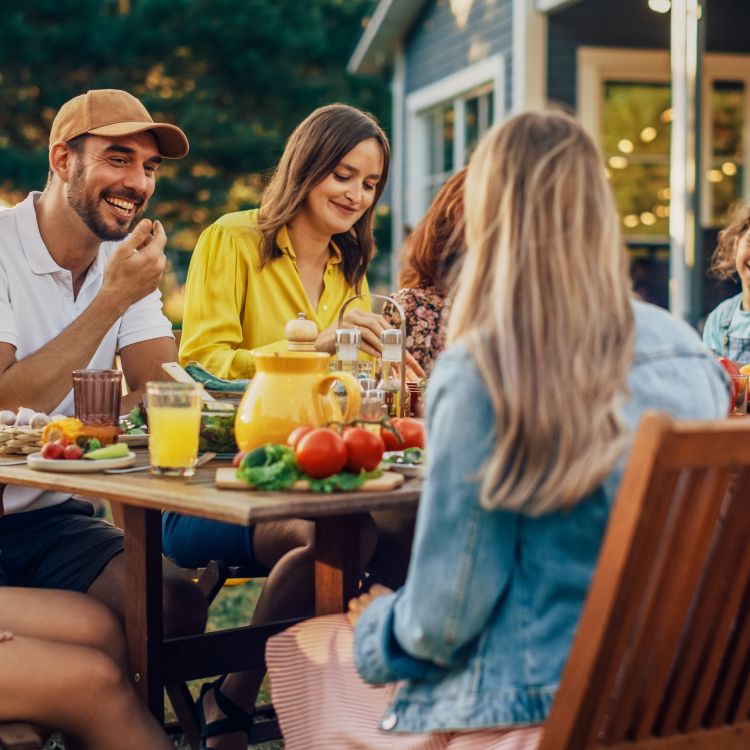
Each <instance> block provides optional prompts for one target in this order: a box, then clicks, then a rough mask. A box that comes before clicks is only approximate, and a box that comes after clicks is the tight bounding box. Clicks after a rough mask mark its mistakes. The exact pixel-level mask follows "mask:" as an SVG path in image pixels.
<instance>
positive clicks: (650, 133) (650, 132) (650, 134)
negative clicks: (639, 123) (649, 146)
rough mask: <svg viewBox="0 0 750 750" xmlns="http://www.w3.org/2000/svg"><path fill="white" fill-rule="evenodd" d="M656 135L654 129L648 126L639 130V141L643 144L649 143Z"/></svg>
mask: <svg viewBox="0 0 750 750" xmlns="http://www.w3.org/2000/svg"><path fill="white" fill-rule="evenodd" d="M657 135H658V133H657V131H656V128H652V127H651V126H650V125H649V126H648V127H647V128H643V130H641V140H642V141H643V142H644V143H651V141H653V140H654V139H655V138H656V136H657Z"/></svg>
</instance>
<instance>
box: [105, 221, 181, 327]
mask: <svg viewBox="0 0 750 750" xmlns="http://www.w3.org/2000/svg"><path fill="white" fill-rule="evenodd" d="M166 243H167V235H166V234H165V233H164V227H162V225H161V222H159V221H154V222H151V221H150V220H149V219H143V220H142V221H140V222H138V225H137V226H136V228H135V229H134V230H133V232H132V234H131V235H130V236H129V237H128V238H127V239H126V240H125V241H124V242H123V243H122V244H121V245H120V246H119V247H118V248H117V249H116V250H115V251H114V253H112V255H111V256H110V258H109V260H108V261H107V265H106V267H105V269H104V281H103V283H102V288H101V291H100V292H99V293H100V294H101V295H106V297H105V298H106V299H108V300H110V302H111V304H113V305H115V306H116V308H117V309H118V310H119V312H120V314H122V313H124V312H125V310H127V309H128V307H130V305H132V304H133V303H135V302H137V301H138V300H139V299H142V298H143V297H145V296H146V295H147V294H151V292H153V291H154V290H155V289H156V287H157V286H158V285H159V281H160V279H161V276H162V273H163V272H164V266H165V264H166V262H167V259H166V256H165V255H164V246H165V245H166Z"/></svg>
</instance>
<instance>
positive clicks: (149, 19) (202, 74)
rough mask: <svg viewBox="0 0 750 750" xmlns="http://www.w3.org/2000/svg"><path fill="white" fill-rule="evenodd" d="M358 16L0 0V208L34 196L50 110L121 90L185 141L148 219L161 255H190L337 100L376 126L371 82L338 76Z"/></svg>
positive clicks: (265, 1) (200, 5) (283, 3)
mask: <svg viewBox="0 0 750 750" xmlns="http://www.w3.org/2000/svg"><path fill="white" fill-rule="evenodd" d="M370 6H371V2H370V0H304V1H302V0H242V2H237V1H236V0H35V2H34V3H33V4H32V3H16V2H11V1H10V0H0V19H2V20H1V21H0V198H5V199H6V200H8V201H11V202H12V201H14V200H17V199H19V198H21V197H23V195H25V194H26V193H27V192H28V190H30V189H41V186H42V185H43V184H44V181H45V178H46V172H47V138H48V134H49V129H50V125H51V123H52V119H53V117H54V115H55V113H56V111H57V109H58V108H59V107H60V105H61V104H63V103H64V102H65V101H66V100H68V99H69V98H71V97H72V96H75V95H76V94H79V93H82V92H85V91H86V90H88V89H90V88H122V89H126V90H128V91H130V92H131V93H133V94H135V95H136V96H138V97H139V98H140V99H141V100H142V101H143V102H144V103H145V104H146V106H147V107H148V109H149V111H150V112H151V114H152V115H153V117H154V119H156V120H160V119H163V120H166V121H167V122H173V123H175V124H177V125H179V126H180V127H182V128H183V130H185V132H186V133H187V135H188V138H189V139H190V143H191V151H190V154H189V155H188V157H187V158H186V159H184V160H182V161H180V162H170V163H168V164H166V165H165V167H164V168H163V169H162V171H161V175H160V179H159V185H158V188H157V192H156V195H155V196H154V199H153V201H152V210H151V213H152V215H153V216H158V218H160V219H161V220H162V221H163V222H164V223H165V226H166V227H167V230H168V231H169V234H170V247H171V248H173V249H182V250H190V249H192V247H193V245H194V242H195V239H196V237H197V234H198V233H199V232H200V230H201V229H202V228H203V227H205V226H206V225H207V224H208V223H210V222H211V221H213V220H214V219H215V218H216V217H217V216H219V215H220V214H221V213H223V212H225V211H229V210H238V209H241V208H247V207H250V206H252V205H256V204H257V200H258V197H259V191H260V189H261V188H262V184H263V177H264V174H266V173H267V172H268V171H269V170H270V169H272V167H273V165H274V164H275V162H276V161H277V159H278V157H279V155H280V154H281V150H282V149H283V146H284V142H285V140H286V138H287V136H288V135H289V133H290V132H291V130H292V129H293V128H294V126H295V125H296V124H297V123H298V122H299V121H300V120H301V119H302V118H304V117H305V116H306V115H307V114H309V112H311V111H312V110H313V109H314V108H315V107H317V106H320V105H322V104H326V103H329V102H332V101H345V102H348V103H351V104H354V105H356V106H359V107H362V108H364V109H368V110H370V111H372V112H373V113H374V114H375V115H376V116H378V117H379V118H380V119H381V122H383V121H384V117H385V115H386V113H385V111H384V107H386V106H387V101H388V97H387V94H386V91H385V87H384V84H383V82H382V81H381V80H380V79H375V78H373V79H362V78H357V79H353V78H351V77H348V76H347V75H346V74H345V67H346V62H347V59H348V57H349V55H350V54H351V51H352V49H353V46H354V44H355V42H356V40H357V38H358V36H359V34H360V33H361V21H362V17H363V15H364V14H365V12H366V11H367V10H368V8H369V7H370ZM386 124H387V123H386ZM185 257H186V258H187V256H185ZM183 265H184V263H183Z"/></svg>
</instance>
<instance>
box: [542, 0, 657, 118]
mask: <svg viewBox="0 0 750 750" xmlns="http://www.w3.org/2000/svg"><path fill="white" fill-rule="evenodd" d="M548 29H549V32H548V56H547V96H548V97H549V99H551V100H553V101H557V102H564V103H565V104H568V105H570V106H571V107H577V105H578V102H577V100H576V99H577V97H576V76H577V67H578V66H577V60H576V55H577V52H578V47H635V48H639V49H669V14H661V13H654V12H653V11H652V10H650V9H649V7H648V5H647V3H646V0H643V2H638V3H635V2H633V0H607V2H602V1H601V0H583V2H580V3H577V4H576V5H573V6H572V7H570V8H568V9H567V10H564V11H561V12H560V13H553V14H551V15H550V16H549V25H548Z"/></svg>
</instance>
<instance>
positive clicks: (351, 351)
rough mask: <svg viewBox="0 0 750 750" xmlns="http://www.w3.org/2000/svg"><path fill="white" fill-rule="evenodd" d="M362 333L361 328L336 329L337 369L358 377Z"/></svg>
mask: <svg viewBox="0 0 750 750" xmlns="http://www.w3.org/2000/svg"><path fill="white" fill-rule="evenodd" d="M361 343H362V332H361V331H360V330H359V328H338V329H336V360H337V361H336V367H337V369H339V370H342V371H343V372H348V373H350V374H352V375H354V377H355V378H356V377H357V370H358V364H357V363H358V361H359V347H360V344H361Z"/></svg>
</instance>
